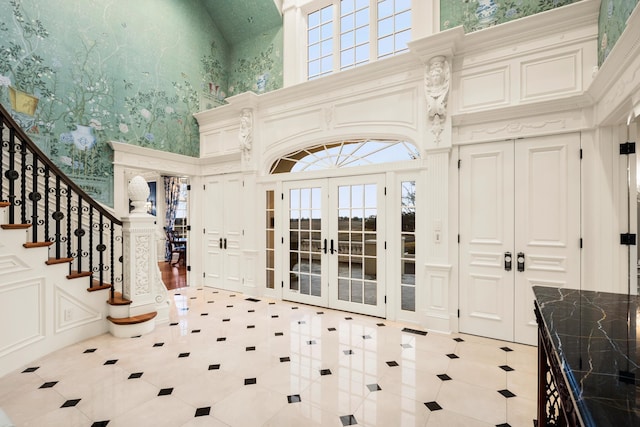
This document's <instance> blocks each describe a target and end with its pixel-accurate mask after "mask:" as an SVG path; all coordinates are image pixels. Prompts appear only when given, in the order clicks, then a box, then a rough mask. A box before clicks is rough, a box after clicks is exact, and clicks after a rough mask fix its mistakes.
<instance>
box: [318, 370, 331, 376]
mask: <svg viewBox="0 0 640 427" xmlns="http://www.w3.org/2000/svg"><path fill="white" fill-rule="evenodd" d="M320 375H331V369H320Z"/></svg>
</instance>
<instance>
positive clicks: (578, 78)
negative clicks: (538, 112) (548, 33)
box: [520, 50, 582, 101]
mask: <svg viewBox="0 0 640 427" xmlns="http://www.w3.org/2000/svg"><path fill="white" fill-rule="evenodd" d="M581 56H582V55H581V51H580V50H577V51H573V52H562V53H559V54H556V55H553V56H547V57H544V58H538V59H534V60H531V61H524V62H522V64H521V66H520V81H521V85H522V90H521V100H522V101H530V100H536V99H540V98H546V97H550V96H551V97H557V96H562V95H568V94H571V93H577V92H579V91H581V90H582V59H581Z"/></svg>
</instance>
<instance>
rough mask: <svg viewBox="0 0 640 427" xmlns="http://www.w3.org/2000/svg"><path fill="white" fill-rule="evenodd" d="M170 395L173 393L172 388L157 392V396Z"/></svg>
mask: <svg viewBox="0 0 640 427" xmlns="http://www.w3.org/2000/svg"><path fill="white" fill-rule="evenodd" d="M171 393H173V387H170V388H163V389H162V390H160V391H159V392H158V396H169V395H170V394H171Z"/></svg>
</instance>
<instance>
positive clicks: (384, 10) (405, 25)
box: [377, 0, 411, 59]
mask: <svg viewBox="0 0 640 427" xmlns="http://www.w3.org/2000/svg"><path fill="white" fill-rule="evenodd" d="M377 35H378V40H377V43H378V49H377V50H378V59H381V58H384V57H386V56H391V55H395V54H397V53H400V52H404V51H406V50H408V47H407V43H408V42H409V41H410V40H411V2H410V0H409V1H404V0H395V1H394V0H379V1H378V22H377Z"/></svg>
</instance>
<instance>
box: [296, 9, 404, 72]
mask: <svg viewBox="0 0 640 427" xmlns="http://www.w3.org/2000/svg"><path fill="white" fill-rule="evenodd" d="M334 23H335V25H334ZM409 40H411V0H334V1H333V2H332V3H331V4H329V5H328V6H325V7H323V8H321V9H318V10H315V11H313V12H311V13H309V14H308V15H307V46H308V47H307V73H308V75H307V77H308V79H309V80H312V79H314V78H317V77H320V76H323V75H326V74H329V73H331V72H333V71H336V70H345V69H348V68H353V67H356V66H358V65H361V64H366V63H368V62H370V61H371V58H377V59H380V58H384V57H387V56H392V55H395V54H397V53H400V52H403V51H406V50H407V42H409ZM336 59H337V60H336Z"/></svg>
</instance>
